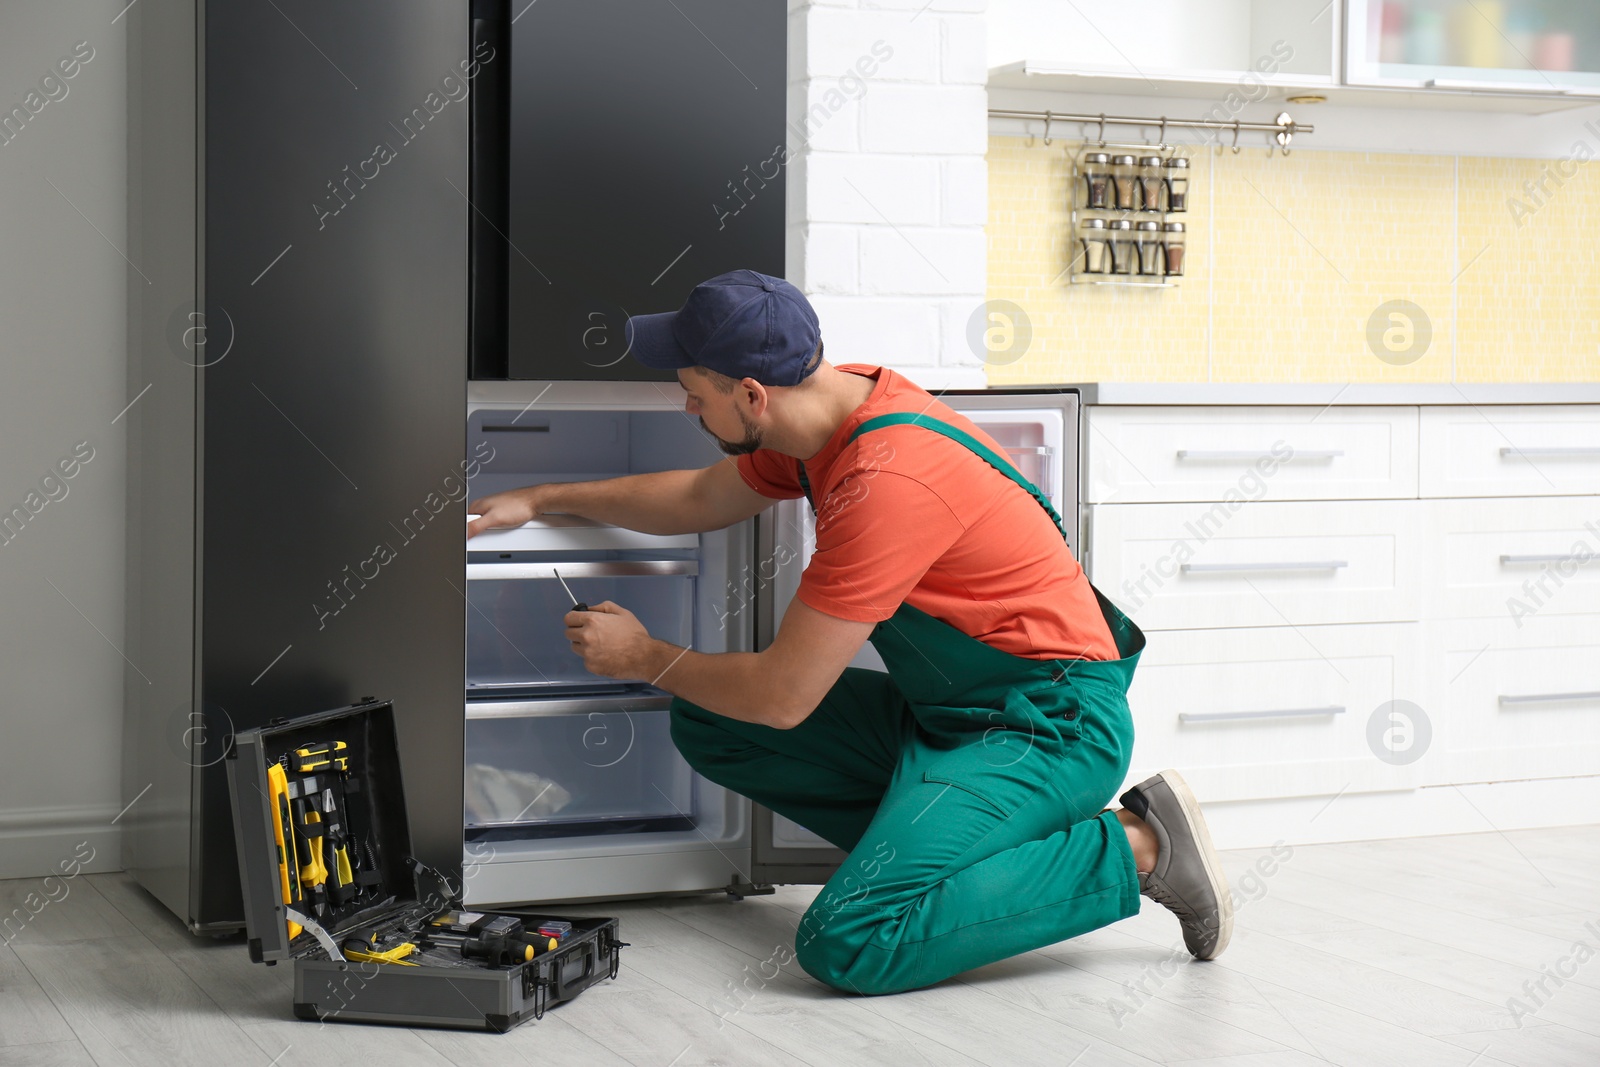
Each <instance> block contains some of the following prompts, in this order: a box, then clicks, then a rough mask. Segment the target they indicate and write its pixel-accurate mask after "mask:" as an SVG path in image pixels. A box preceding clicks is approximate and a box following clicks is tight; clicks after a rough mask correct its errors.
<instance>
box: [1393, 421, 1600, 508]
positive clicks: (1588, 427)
mask: <svg viewBox="0 0 1600 1067" xmlns="http://www.w3.org/2000/svg"><path fill="white" fill-rule="evenodd" d="M1421 427H1422V448H1421V456H1420V459H1419V461H1418V462H1419V471H1420V489H1421V495H1423V496H1559V495H1562V494H1568V493H1597V492H1600V404H1570V405H1557V404H1528V405H1516V406H1512V405H1507V406H1504V407H1499V406H1489V407H1470V406H1466V407H1425V408H1423V409H1422V420H1421Z"/></svg>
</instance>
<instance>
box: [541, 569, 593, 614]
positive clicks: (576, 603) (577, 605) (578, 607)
mask: <svg viewBox="0 0 1600 1067" xmlns="http://www.w3.org/2000/svg"><path fill="white" fill-rule="evenodd" d="M550 573H552V574H554V575H555V576H556V581H558V582H560V583H561V588H563V589H565V590H566V591H567V596H569V597H572V610H573V611H588V610H589V605H587V604H585V603H583V602H582V601H581V600H579V599H578V598H577V597H575V596H572V588H571V587H570V586H568V585H567V580H566V579H565V578H563V577H561V572H560V571H558V570H556V569H555V568H554V567H551V568H550Z"/></svg>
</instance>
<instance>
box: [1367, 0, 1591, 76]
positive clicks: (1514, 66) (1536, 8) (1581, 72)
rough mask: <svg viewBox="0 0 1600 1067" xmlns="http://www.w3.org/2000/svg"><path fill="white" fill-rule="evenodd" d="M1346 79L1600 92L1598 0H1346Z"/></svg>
mask: <svg viewBox="0 0 1600 1067" xmlns="http://www.w3.org/2000/svg"><path fill="white" fill-rule="evenodd" d="M1345 14H1346V24H1345V35H1344V36H1345V41H1346V45H1345V70H1344V77H1345V81H1346V83H1348V84H1350V85H1367V86H1375V87H1380V88H1394V89H1423V90H1433V91H1455V92H1494V93H1513V92H1514V93H1527V94H1531V95H1537V96H1543V97H1551V98H1561V97H1595V96H1600V11H1597V9H1596V5H1595V4H1594V3H1593V2H1592V0H1345Z"/></svg>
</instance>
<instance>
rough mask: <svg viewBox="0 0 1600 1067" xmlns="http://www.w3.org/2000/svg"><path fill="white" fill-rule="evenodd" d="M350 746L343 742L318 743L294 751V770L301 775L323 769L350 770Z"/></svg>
mask: <svg viewBox="0 0 1600 1067" xmlns="http://www.w3.org/2000/svg"><path fill="white" fill-rule="evenodd" d="M349 748H350V746H349V745H347V744H345V743H344V742H343V741H318V742H315V743H313V744H309V745H306V746H305V747H303V748H297V749H295V750H294V757H293V760H294V769H295V770H296V771H298V772H299V773H301V774H310V773H311V772H313V771H320V770H322V769H324V768H332V769H333V770H336V771H341V772H342V771H348V770H349V769H350V757H349V754H348V750H349Z"/></svg>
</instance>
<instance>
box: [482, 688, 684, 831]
mask: <svg viewBox="0 0 1600 1067" xmlns="http://www.w3.org/2000/svg"><path fill="white" fill-rule="evenodd" d="M670 699H671V698H670V697H667V696H665V695H664V694H659V693H657V694H652V695H649V696H646V697H642V698H638V699H631V700H626V699H624V700H618V699H615V698H612V699H606V698H589V699H583V700H544V701H525V702H520V703H511V702H506V703H487V704H469V705H468V706H467V723H466V789H465V795H464V798H463V801H464V803H463V806H464V809H465V818H466V830H467V834H468V836H469V837H476V838H479V839H481V838H483V837H485V836H489V837H491V838H492V836H493V835H494V834H495V833H496V832H500V833H503V834H507V835H509V836H512V837H514V838H516V839H519V840H526V839H528V838H530V837H540V836H548V837H571V836H590V835H594V834H604V833H638V832H642V831H667V830H687V829H692V828H693V826H694V825H695V823H694V818H695V810H694V800H695V797H694V772H693V771H692V770H691V769H690V767H689V765H688V764H687V763H686V762H684V759H683V757H682V756H680V755H679V754H678V750H677V748H676V747H675V746H674V745H673V743H672V737H671V731H670V723H669V712H668V705H669V702H670Z"/></svg>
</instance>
